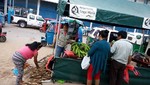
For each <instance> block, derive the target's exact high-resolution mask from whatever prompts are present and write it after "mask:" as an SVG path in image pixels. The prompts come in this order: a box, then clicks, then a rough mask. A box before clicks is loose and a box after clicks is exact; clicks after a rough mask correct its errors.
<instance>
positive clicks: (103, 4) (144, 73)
mask: <svg viewBox="0 0 150 85" xmlns="http://www.w3.org/2000/svg"><path fill="white" fill-rule="evenodd" d="M118 2H119V3H123V4H119V5H118ZM127 4H128V5H127ZM136 7H138V8H139V9H137V8H136ZM135 8H136V9H135ZM149 8H150V6H145V5H140V4H136V3H131V2H129V1H125V0H113V1H112V0H105V1H103V0H97V1H94V2H93V1H91V0H59V4H58V9H57V10H58V14H59V15H60V17H61V16H69V17H73V18H76V19H81V20H87V21H92V22H99V23H105V24H111V25H112V24H113V25H116V26H118V25H119V26H124V27H133V28H138V29H145V30H146V29H150V24H149V23H148V22H149V21H150V18H145V17H150V15H148V14H150V11H149ZM136 10H137V11H140V12H138V13H137V12H136ZM143 11H144V12H143ZM59 20H60V19H59ZM108 68H109V64H108ZM108 68H107V72H108V70H109V69H108ZM136 69H137V70H138V71H139V72H140V73H141V75H140V77H136V76H134V74H133V73H132V72H129V74H130V83H129V85H137V84H138V85H141V84H144V85H149V83H150V81H149V79H150V76H149V75H148V74H150V69H149V68H142V67H137V68H136ZM103 75H104V74H102V78H101V84H103V85H108V82H107V81H108V75H107V74H106V75H105V76H103ZM52 78H53V79H54V80H57V79H61V80H67V81H76V82H82V83H85V82H86V70H82V69H81V60H79V59H71V58H55V63H54V68H53V76H52Z"/></svg>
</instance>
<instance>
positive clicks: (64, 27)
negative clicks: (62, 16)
mask: <svg viewBox="0 0 150 85" xmlns="http://www.w3.org/2000/svg"><path fill="white" fill-rule="evenodd" d="M68 27H69V25H68V23H65V24H64V25H63V29H64V31H68Z"/></svg>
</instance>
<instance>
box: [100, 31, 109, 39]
mask: <svg viewBox="0 0 150 85" xmlns="http://www.w3.org/2000/svg"><path fill="white" fill-rule="evenodd" d="M108 33H109V31H108V30H102V31H100V32H99V39H100V40H102V39H107V37H108Z"/></svg>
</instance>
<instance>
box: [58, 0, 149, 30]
mask: <svg viewBox="0 0 150 85" xmlns="http://www.w3.org/2000/svg"><path fill="white" fill-rule="evenodd" d="M68 1H69V3H68ZM71 4H75V5H83V6H89V7H94V8H96V11H97V12H96V17H95V19H93V20H91V19H88V18H86V19H85V20H90V21H96V22H103V23H109V24H114V25H122V26H129V27H136V28H145V29H150V23H149V22H150V6H149V5H145V4H139V3H135V2H131V1H128V0H94V1H93V0H60V1H59V4H58V8H57V10H58V13H59V14H60V15H65V16H69V17H72V16H70V12H69V8H70V6H71ZM78 9H79V8H76V9H75V10H76V12H77V13H78V11H77V10H78ZM73 17H74V16H73ZM74 18H79V17H74ZM144 18H147V21H146V22H145V20H144ZM79 19H84V17H83V18H82V17H80V18H79ZM143 22H144V24H146V26H143Z"/></svg>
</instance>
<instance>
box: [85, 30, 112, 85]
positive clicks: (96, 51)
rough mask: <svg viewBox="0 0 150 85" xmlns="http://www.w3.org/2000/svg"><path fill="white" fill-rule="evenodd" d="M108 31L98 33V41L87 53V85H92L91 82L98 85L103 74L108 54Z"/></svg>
mask: <svg viewBox="0 0 150 85" xmlns="http://www.w3.org/2000/svg"><path fill="white" fill-rule="evenodd" d="M107 36H108V31H107V30H103V31H100V32H99V41H96V42H95V43H94V44H93V45H92V47H91V49H90V50H89V52H88V56H89V57H90V66H89V68H88V73H87V85H92V80H93V79H94V80H95V85H99V84H100V74H101V73H102V72H105V69H106V64H107V59H108V56H109V54H110V45H109V43H108V42H107Z"/></svg>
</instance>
